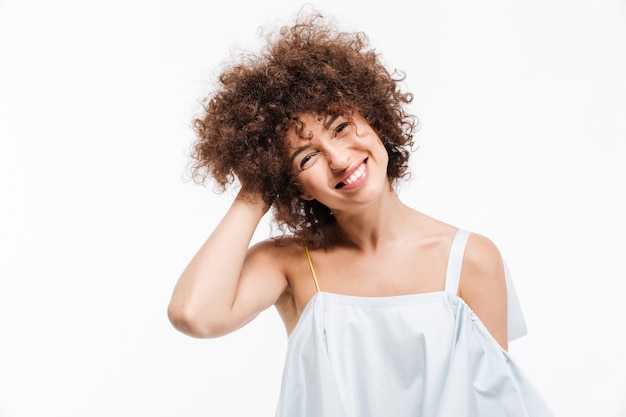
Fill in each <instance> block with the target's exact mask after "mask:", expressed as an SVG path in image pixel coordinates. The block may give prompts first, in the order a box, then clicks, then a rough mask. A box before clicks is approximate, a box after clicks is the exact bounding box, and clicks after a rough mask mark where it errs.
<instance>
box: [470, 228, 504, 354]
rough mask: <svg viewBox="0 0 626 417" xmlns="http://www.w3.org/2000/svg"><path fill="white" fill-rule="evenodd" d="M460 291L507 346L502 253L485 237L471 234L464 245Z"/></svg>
mask: <svg viewBox="0 0 626 417" xmlns="http://www.w3.org/2000/svg"><path fill="white" fill-rule="evenodd" d="M459 295H460V296H461V298H463V299H464V300H465V302H466V303H467V304H468V305H469V306H470V308H471V309H472V310H473V311H474V313H476V315H477V316H478V317H479V318H480V321H482V322H483V324H484V325H485V327H486V328H487V330H489V333H491V335H492V336H493V337H494V338H495V339H496V340H497V341H498V343H499V344H500V345H501V346H502V347H503V348H504V349H505V350H506V349H508V338H507V314H508V313H507V295H506V280H505V277H504V265H503V263H502V257H501V256H500V252H499V251H498V249H497V248H496V246H495V245H494V244H493V243H492V242H491V241H490V240H489V239H487V238H486V237H484V236H480V235H476V234H471V235H470V238H469V240H468V242H467V246H466V248H465V255H464V257H463V268H462V271H461V281H460V284H459Z"/></svg>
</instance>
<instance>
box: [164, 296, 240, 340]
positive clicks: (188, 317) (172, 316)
mask: <svg viewBox="0 0 626 417" xmlns="http://www.w3.org/2000/svg"><path fill="white" fill-rule="evenodd" d="M167 317H168V318H169V320H170V323H172V326H174V328H175V329H176V330H178V331H180V332H182V333H184V334H186V335H188V336H191V337H195V338H197V339H211V338H216V337H220V336H223V335H225V334H226V333H228V330H227V327H228V326H226V324H225V322H224V321H223V320H219V319H211V318H210V317H209V318H207V317H206V315H203V314H200V313H199V312H196V311H192V310H191V309H189V308H185V307H183V306H178V305H176V304H174V303H170V305H169V306H168V308H167Z"/></svg>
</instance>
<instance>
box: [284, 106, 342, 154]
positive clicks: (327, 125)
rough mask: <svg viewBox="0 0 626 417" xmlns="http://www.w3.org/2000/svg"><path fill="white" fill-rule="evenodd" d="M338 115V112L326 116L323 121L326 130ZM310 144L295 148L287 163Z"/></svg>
mask: <svg viewBox="0 0 626 417" xmlns="http://www.w3.org/2000/svg"><path fill="white" fill-rule="evenodd" d="M338 117H339V115H338V114H335V115H333V116H331V117H329V118H328V120H327V121H326V123H324V129H326V130H328V129H330V126H332V124H333V123H334V122H335V120H337V118H338ZM310 147H311V145H309V144H306V145H304V146H300V147H299V148H297V149H296V150H295V151H294V152H293V153H292V154H291V156H290V157H289V163H290V164H293V161H294V160H295V159H296V157H297V156H298V155H300V154H301V153H302V152H304V151H305V150H307V149H308V148H310Z"/></svg>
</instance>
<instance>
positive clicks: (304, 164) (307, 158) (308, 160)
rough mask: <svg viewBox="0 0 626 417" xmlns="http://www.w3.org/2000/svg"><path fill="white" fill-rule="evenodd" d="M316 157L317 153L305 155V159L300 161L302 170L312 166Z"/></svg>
mask: <svg viewBox="0 0 626 417" xmlns="http://www.w3.org/2000/svg"><path fill="white" fill-rule="evenodd" d="M315 155H317V152H314V153H310V154H308V155H305V156H304V158H302V159H301V160H300V169H306V168H307V167H308V166H309V165H311V164H312V161H313V157H314V156H315Z"/></svg>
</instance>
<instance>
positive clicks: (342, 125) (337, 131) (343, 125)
mask: <svg viewBox="0 0 626 417" xmlns="http://www.w3.org/2000/svg"><path fill="white" fill-rule="evenodd" d="M348 126H350V123H349V122H343V123H339V124H338V125H337V127H336V128H335V131H334V135H335V136H338V135H339V134H341V132H343V131H344V130H346V128H347V127H348Z"/></svg>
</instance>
